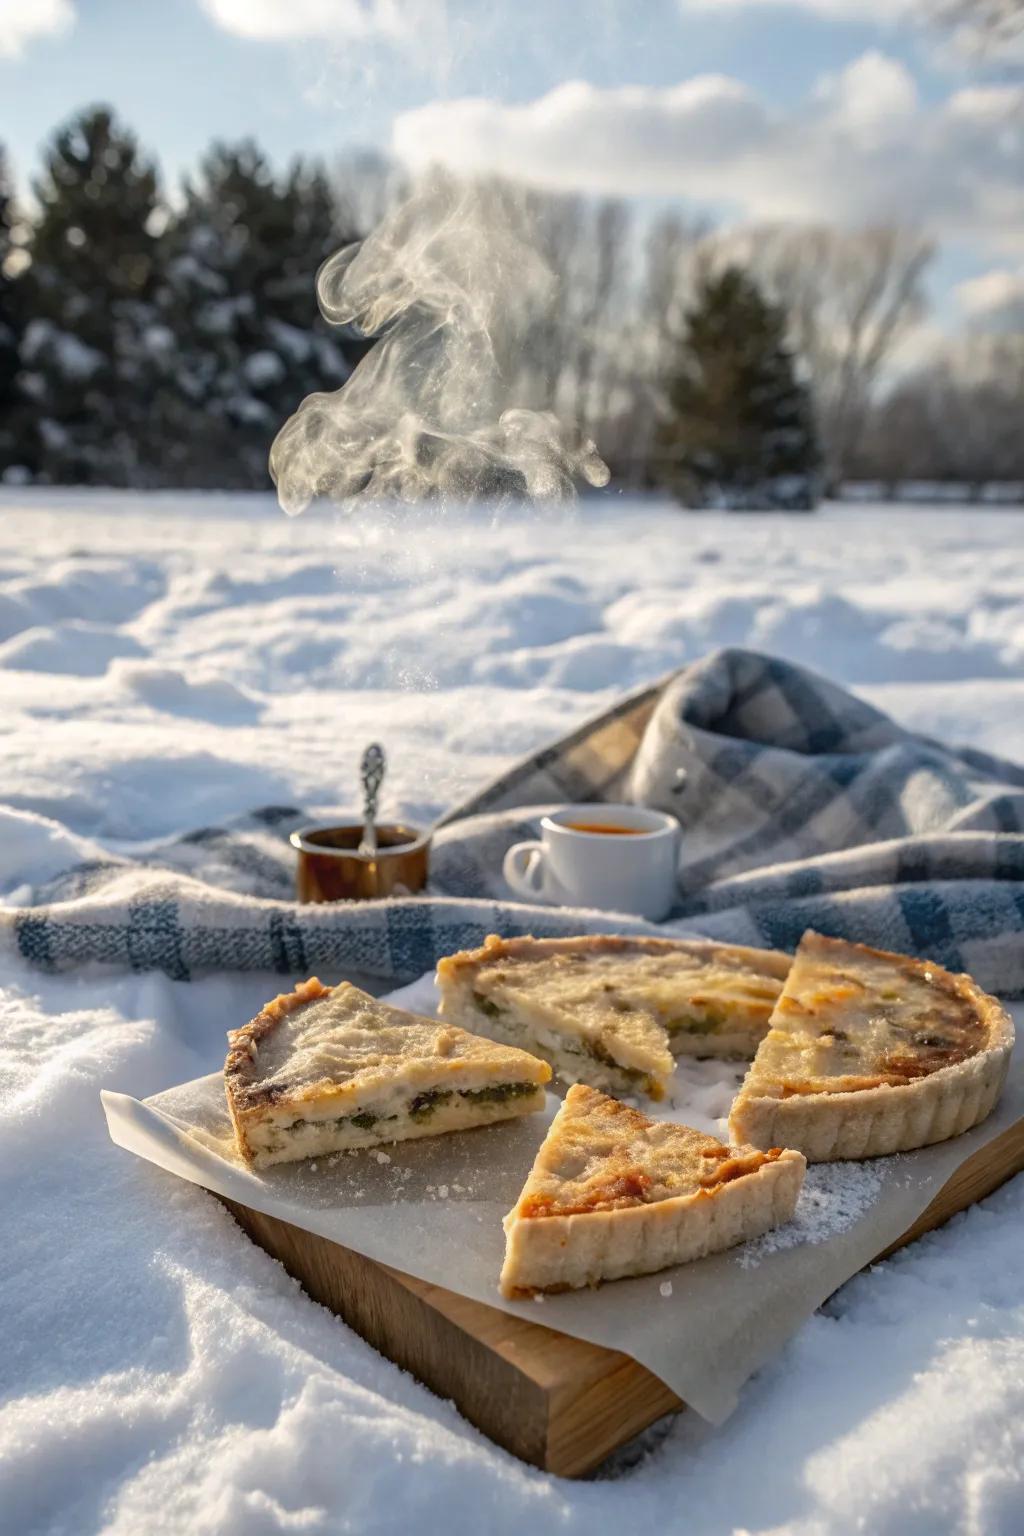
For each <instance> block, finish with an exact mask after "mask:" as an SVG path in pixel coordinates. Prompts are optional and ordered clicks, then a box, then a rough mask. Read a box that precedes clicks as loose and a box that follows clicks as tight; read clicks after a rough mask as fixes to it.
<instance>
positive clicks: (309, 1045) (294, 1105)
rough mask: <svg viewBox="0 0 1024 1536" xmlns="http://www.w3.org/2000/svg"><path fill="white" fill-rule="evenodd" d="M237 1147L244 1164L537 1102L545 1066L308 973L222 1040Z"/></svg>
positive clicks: (443, 1125)
mask: <svg viewBox="0 0 1024 1536" xmlns="http://www.w3.org/2000/svg"><path fill="white" fill-rule="evenodd" d="M228 1043H229V1050H228V1055H227V1059H226V1061H225V1063H224V1083H225V1090H226V1094H227V1102H228V1108H229V1110H230V1114H231V1120H232V1124H233V1125H234V1129H235V1139H236V1142H237V1145H238V1150H239V1152H240V1154H241V1156H242V1157H243V1158H244V1160H245V1161H246V1162H247V1163H248V1164H249V1165H250V1166H253V1167H257V1168H265V1167H268V1166H270V1165H271V1164H274V1163H282V1162H293V1161H297V1160H299V1159H301V1158H305V1157H314V1156H321V1155H325V1154H328V1153H330V1152H334V1151H340V1150H345V1149H348V1148H356V1147H368V1146H376V1145H379V1144H380V1143H382V1142H392V1141H405V1140H409V1139H410V1138H412V1137H419V1136H430V1135H434V1134H436V1133H438V1132H442V1131H450V1130H463V1129H468V1128H470V1127H472V1126H477V1125H488V1124H491V1123H492V1122H494V1121H496V1120H505V1119H509V1118H511V1117H512V1116H517V1115H522V1114H529V1113H530V1112H531V1111H533V1110H538V1109H542V1108H543V1107H544V1103H545V1092H544V1085H545V1083H547V1081H548V1080H549V1079H550V1077H551V1068H550V1067H549V1066H548V1065H547V1063H546V1062H543V1061H540V1060H539V1059H538V1058H537V1057H535V1056H531V1055H529V1054H528V1053H527V1052H526V1051H521V1050H516V1049H514V1048H509V1047H507V1046H501V1045H497V1044H495V1043H494V1042H493V1041H491V1040H487V1039H481V1038H480V1037H479V1036H476V1035H472V1034H469V1033H467V1032H466V1031H465V1030H462V1029H458V1028H456V1027H455V1026H454V1025H451V1024H445V1023H439V1022H438V1021H437V1020H436V1019H425V1018H421V1017H419V1016H418V1015H417V1014H413V1013H408V1012H406V1010H405V1009H403V1008H394V1007H392V1006H390V1005H389V1004H387V1003H382V1002H379V1001H378V1000H377V999H376V998H373V997H370V996H369V995H368V994H367V993H365V992H361V991H360V990H359V988H358V987H354V986H352V985H351V984H350V983H348V982H341V983H340V984H339V985H338V986H337V987H325V986H323V985H322V983H321V982H320V981H318V980H317V979H316V978H315V977H313V978H311V979H310V980H309V981H305V982H302V983H300V984H299V985H298V986H297V987H296V988H295V990H294V992H289V993H284V994H282V995H281V996H280V997H276V998H274V999H273V1001H272V1002H269V1003H268V1004H267V1005H266V1007H265V1008H263V1009H262V1010H261V1012H260V1013H258V1014H257V1015H256V1017H255V1018H254V1019H253V1020H252V1021H251V1022H250V1023H249V1024H246V1025H245V1026H244V1027H243V1028H241V1029H236V1030H233V1031H231V1032H230V1033H229V1035H228Z"/></svg>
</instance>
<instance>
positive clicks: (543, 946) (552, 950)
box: [437, 933, 793, 982]
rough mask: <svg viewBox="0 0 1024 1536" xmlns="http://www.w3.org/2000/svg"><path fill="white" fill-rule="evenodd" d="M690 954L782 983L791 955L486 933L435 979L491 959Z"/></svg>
mask: <svg viewBox="0 0 1024 1536" xmlns="http://www.w3.org/2000/svg"><path fill="white" fill-rule="evenodd" d="M680 949H681V950H684V951H685V952H687V953H691V954H706V955H707V957H708V959H709V960H710V959H713V958H714V957H715V956H716V955H721V954H723V953H726V954H731V955H734V956H736V957H737V958H739V959H741V960H747V961H749V962H750V963H751V964H752V965H755V966H757V967H759V968H760V969H763V970H765V971H767V972H768V973H769V974H770V975H774V976H777V977H778V978H779V980H780V981H784V980H785V977H786V974H787V972H788V971H789V967H790V965H791V964H792V958H793V957H792V956H791V955H786V954H783V953H782V952H781V951H780V950H777V949H752V948H750V947H749V946H747V945H743V944H720V943H718V942H717V941H716V940H714V939H653V938H645V937H643V936H638V937H635V938H634V937H631V936H630V935H628V934H617V933H588V934H581V935H579V936H578V937H572V938H565V939H535V938H532V937H531V936H529V935H524V936H523V937H522V938H517V939H503V938H501V937H500V936H499V935H498V934H496V933H489V934H488V935H487V937H486V938H485V939H484V942H483V944H482V945H481V946H480V948H479V949H463V950H460V951H459V952H458V953H457V954H454V955H445V956H444V957H443V958H442V959H441V960H439V961H438V962H437V976H438V980H439V981H441V982H444V981H447V980H450V979H452V978H453V977H455V976H456V975H457V974H458V972H459V971H460V970H468V969H471V968H472V967H474V966H477V965H480V964H482V963H484V962H488V961H492V960H504V959H509V960H527V959H529V960H534V959H536V960H540V959H543V958H544V956H545V955H557V954H578V953H580V952H581V951H586V950H589V951H591V952H592V953H594V954H623V953H628V952H630V951H636V950H639V951H641V952H642V953H646V954H651V955H660V954H671V952H672V951H673V950H680Z"/></svg>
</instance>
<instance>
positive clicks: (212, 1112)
mask: <svg viewBox="0 0 1024 1536" xmlns="http://www.w3.org/2000/svg"><path fill="white" fill-rule="evenodd" d="M399 999H400V1000H401V1001H402V1002H404V1003H405V1004H406V1005H407V1006H410V1007H417V1008H418V1009H419V1011H421V1012H423V1013H432V1012H433V1011H434V1007H433V993H432V984H431V982H430V980H429V978H424V980H423V981H422V982H419V983H415V984H414V985H413V986H412V987H408V988H404V989H403V991H402V993H401V994H397V995H396V996H395V1000H396V1001H398V1000H399ZM1013 1011H1014V1012H1015V1014H1016V1016H1017V1024H1018V1027H1020V1023H1021V1020H1022V1017H1024V1007H1020V1006H1018V1008H1017V1009H1015V1010H1013ZM1021 1054H1022V1053H1020V1052H1017V1053H1015V1058H1014V1061H1013V1063H1012V1065H1011V1069H1010V1076H1009V1080H1008V1082H1007V1085H1006V1089H1005V1091H1004V1093H1003V1097H1002V1100H1001V1102H1000V1103H999V1105H998V1107H997V1108H996V1111H995V1113H994V1114H992V1115H991V1116H990V1117H989V1119H988V1120H986V1121H985V1123H984V1124H983V1125H981V1126H978V1127H977V1128H976V1129H975V1130H973V1131H969V1132H968V1133H967V1134H966V1135H964V1136H960V1137H958V1138H957V1139H956V1140H954V1141H950V1142H944V1143H942V1144H940V1145H939V1146H936V1147H927V1148H923V1149H922V1150H921V1151H918V1152H911V1153H904V1154H902V1155H900V1156H898V1157H892V1158H883V1159H875V1160H873V1161H871V1162H867V1163H856V1164H855V1163H845V1164H843V1163H838V1164H836V1163H834V1164H825V1165H820V1166H819V1167H818V1168H811V1169H809V1170H808V1178H807V1183H806V1185H805V1189H804V1193H803V1194H802V1196H801V1201H800V1205H799V1207H798V1210H797V1216H796V1218H795V1220H794V1221H793V1222H792V1223H790V1224H789V1225H788V1226H787V1227H784V1228H780V1229H778V1230H777V1232H775V1233H774V1234H768V1236H767V1237H766V1238H762V1239H759V1240H758V1241H757V1242H754V1243H748V1244H745V1245H743V1246H741V1247H739V1248H733V1249H730V1250H728V1251H727V1252H726V1253H722V1254H715V1255H714V1256H712V1257H711V1258H707V1259H701V1260H699V1261H697V1262H696V1263H692V1264H686V1265H682V1266H680V1267H678V1268H676V1269H671V1270H665V1271H663V1272H661V1273H660V1274H656V1275H651V1276H645V1277H643V1278H641V1279H636V1280H619V1281H616V1282H614V1283H613V1284H608V1285H604V1286H601V1287H600V1288H598V1289H597V1290H594V1291H577V1292H572V1293H568V1294H564V1295H559V1296H548V1297H545V1298H544V1299H543V1301H542V1302H537V1301H525V1302H508V1301H505V1300H503V1298H502V1297H501V1295H500V1293H499V1291H498V1287H497V1278H498V1271H499V1270H500V1268H501V1261H502V1257H503V1253H504V1234H503V1232H502V1226H501V1221H502V1217H503V1216H504V1215H505V1213H506V1211H508V1210H509V1209H510V1207H511V1206H512V1205H514V1203H515V1201H516V1199H517V1197H518V1195H519V1191H520V1188H521V1186H522V1183H523V1180H524V1178H525V1175H526V1173H527V1171H528V1169H529V1168H530V1165H531V1163H532V1160H533V1157H534V1154H535V1152H536V1149H537V1147H538V1146H539V1145H540V1142H541V1141H542V1140H543V1137H544V1134H545V1131H546V1129H547V1125H548V1124H549V1123H550V1119H551V1117H552V1116H553V1114H554V1113H555V1110H556V1109H557V1107H558V1099H557V1098H555V1097H554V1095H553V1094H549V1095H548V1109H547V1113H546V1114H543V1115H540V1114H537V1115H529V1116H526V1117H524V1118H522V1119H520V1120H517V1121H511V1122H507V1123H505V1124H500V1125H495V1126H489V1127H486V1128H484V1129H480V1130H475V1131H468V1132H463V1133H456V1134H448V1135H443V1136H434V1137H425V1138H423V1139H422V1140H419V1141H410V1142H399V1143H396V1144H395V1145H393V1146H390V1147H383V1148H380V1149H371V1150H367V1151H360V1152H357V1153H342V1154H335V1155H334V1157H332V1158H321V1159H319V1161H318V1162H316V1163H292V1164H283V1165H281V1166H279V1167H275V1168H270V1169H267V1170H266V1171H265V1172H263V1173H259V1174H257V1173H253V1172H251V1171H250V1170H249V1169H247V1168H246V1167H245V1166H244V1165H243V1164H241V1163H240V1162H239V1161H238V1159H237V1157H236V1154H235V1152H234V1143H233V1137H232V1133H231V1129H230V1123H229V1120H228V1115H227V1110H226V1106H225V1101H224V1086H223V1078H222V1076H221V1074H220V1073H216V1074H214V1075H211V1076H210V1077H202V1078H197V1079H196V1080H195V1081H193V1082H190V1083H184V1084H182V1085H181V1086H180V1087H178V1088H173V1089H171V1090H170V1091H169V1092H166V1093H161V1094H158V1095H156V1096H155V1097H154V1098H151V1099H147V1100H145V1101H144V1102H140V1101H138V1100H137V1099H133V1098H131V1097H129V1096H128V1095H126V1094H120V1093H111V1092H105V1093H104V1094H103V1096H102V1097H103V1107H104V1110H105V1112H106V1117H107V1126H108V1129H109V1131H110V1135H111V1138H112V1139H113V1141H115V1142H116V1143H117V1145H118V1146H121V1147H125V1148H127V1149H128V1150H129V1151H131V1152H135V1153H137V1154H138V1155H139V1156H140V1157H143V1158H147V1159H148V1160H149V1161H150V1162H152V1163H156V1164H157V1166H158V1167H160V1168H164V1169H167V1170H168V1171H169V1172H170V1173H176V1174H178V1175H179V1177H181V1178H183V1179H188V1180H189V1181H190V1182H191V1183H193V1184H198V1185H201V1186H202V1187H203V1188H205V1189H208V1190H212V1191H214V1192H215V1193H217V1194H219V1195H224V1196H226V1197H227V1198H229V1199H231V1200H237V1201H240V1202H242V1203H244V1204H245V1205H249V1206H252V1207H254V1208H255V1209H256V1210H259V1211H263V1212H265V1213H266V1214H267V1215H271V1216H278V1217H281V1218H282V1219H283V1220H285V1221H288V1222H291V1223H292V1224H293V1225H295V1226H298V1227H304V1228H306V1229H307V1230H308V1231H310V1232H316V1233H318V1234H319V1235H320V1236H322V1237H326V1238H332V1239H334V1240H336V1241H337V1242H339V1243H343V1244H344V1245H345V1246H346V1247H348V1248H354V1249H356V1250H357V1251H358V1252H360V1253H363V1254H366V1255H367V1256H368V1257H370V1258H373V1259H378V1260H380V1261H381V1262H383V1263H385V1264H390V1265H392V1266H393V1267H394V1268H395V1269H399V1270H403V1271H404V1272H405V1273H406V1274H410V1275H415V1276H416V1277H418V1278H419V1279H421V1280H426V1281H429V1282H431V1283H434V1284H437V1285H442V1286H445V1287H446V1288H447V1289H448V1290H450V1291H456V1292H459V1293H461V1294H462V1295H464V1296H469V1297H472V1298H473V1299H474V1300H476V1301H482V1302H486V1303H487V1304H488V1305H489V1306H492V1307H499V1308H501V1309H502V1310H503V1311H506V1312H512V1313H516V1314H519V1315H522V1316H526V1317H528V1318H529V1319H530V1320H531V1321H534V1322H538V1323H544V1324H546V1325H547V1326H549V1327H552V1328H557V1329H559V1330H560V1331H561V1332H563V1333H569V1334H574V1335H576V1336H577V1337H579V1338H582V1339H589V1340H590V1341H592V1342H593V1343H595V1344H603V1345H605V1346H606V1347H607V1348H609V1349H617V1350H621V1351H622V1352H623V1353H624V1354H627V1355H631V1356H632V1357H633V1359H635V1360H638V1361H640V1362H641V1364H643V1365H645V1366H646V1367H647V1368H648V1370H650V1371H652V1372H653V1373H654V1374H655V1375H656V1376H659V1377H660V1378H661V1380H662V1381H664V1382H665V1383H666V1385H667V1386H668V1387H670V1388H671V1390H672V1391H673V1392H675V1393H676V1394H677V1395H678V1396H679V1397H680V1398H682V1399H683V1401H684V1402H685V1403H687V1404H688V1405H689V1406H690V1407H691V1408H693V1409H695V1410H696V1412H697V1413H699V1414H700V1415H701V1416H702V1417H703V1418H705V1419H708V1420H710V1421H711V1422H713V1423H720V1422H721V1421H722V1420H723V1419H725V1418H727V1417H728V1415H729V1414H730V1413H731V1412H732V1410H733V1408H734V1407H735V1406H736V1402H737V1398H738V1394H739V1390H740V1388H741V1387H742V1385H743V1383H744V1382H745V1381H746V1380H747V1378H748V1377H749V1376H750V1375H751V1374H752V1373H753V1372H754V1371H755V1370H756V1369H757V1368H758V1366H760V1365H762V1364H763V1363H764V1362H765V1361H766V1360H768V1359H769V1358H770V1357H771V1356H772V1355H773V1354H775V1353H776V1352H777V1351H778V1350H779V1349H780V1348H781V1347H782V1345H783V1344H784V1343H785V1342H786V1340H787V1339H788V1338H789V1337H790V1336H791V1335H792V1334H793V1333H794V1332H795V1331H796V1329H797V1328H798V1327H799V1326H800V1324H801V1323H802V1322H803V1321H804V1319H805V1318H807V1317H809V1316H810V1315H811V1313H812V1312H813V1311H814V1310H815V1308H817V1307H818V1306H820V1305H821V1303H822V1302H823V1301H824V1300H825V1299H826V1297H828V1296H830V1295H831V1293H832V1292H833V1291H834V1290H836V1289H837V1287H838V1286H840V1285H841V1284H842V1283H843V1282H844V1281H845V1280H848V1279H849V1278H850V1276H851V1275H854V1274H856V1272H857V1271H858V1270H859V1269H861V1268H863V1266H864V1265H865V1264H867V1263H869V1262H870V1261H871V1260H872V1259H873V1258H874V1257H875V1256H876V1255H877V1254H879V1253H880V1252H881V1251H882V1250H883V1249H884V1248H885V1247H886V1246H887V1245H888V1244H889V1243H891V1242H894V1241H895V1240H896V1238H898V1237H899V1236H900V1235H901V1234H902V1233H903V1232H905V1231H906V1229H907V1227H909V1226H910V1224H911V1223H912V1222H913V1221H914V1220H915V1219H916V1218H917V1217H918V1216H919V1215H920V1214H921V1212H922V1211H923V1210H924V1209H925V1207H926V1206H927V1205H928V1204H929V1202H930V1201H931V1200H932V1198H933V1197H934V1196H935V1194H937V1192H938V1191H939V1189H941V1187H942V1186H943V1184H944V1183H945V1182H946V1180H947V1179H948V1178H949V1177H950V1175H951V1174H952V1173H953V1172H954V1170H955V1169H956V1168H957V1167H958V1166H959V1165H960V1164H961V1163H963V1162H965V1161H966V1159H967V1158H968V1157H970V1156H971V1154H972V1153H974V1152H976V1151H977V1150H978V1148H979V1147H981V1146H983V1145H985V1143H986V1142H988V1141H991V1140H993V1139H994V1138H995V1137H997V1136H998V1135H1000V1133H1001V1132H1003V1131H1005V1130H1007V1129H1008V1128H1009V1127H1010V1126H1011V1125H1013V1124H1014V1122H1015V1121H1017V1120H1019V1119H1021V1118H1022V1117H1024V1063H1022V1061H1021ZM708 1066H709V1064H699V1065H698V1066H697V1067H695V1068H691V1069H690V1071H691V1074H692V1073H693V1072H694V1071H696V1072H697V1074H698V1079H699V1077H700V1073H701V1072H702V1071H703V1073H704V1080H705V1085H706V1081H707V1068H708ZM712 1070H713V1071H717V1072H719V1073H720V1074H721V1073H724V1074H725V1076H724V1078H723V1083H722V1086H723V1090H724V1095H725V1101H726V1102H727V1100H728V1092H729V1082H730V1081H731V1082H735V1081H736V1080H738V1076H739V1074H738V1073H736V1072H734V1071H733V1069H732V1068H729V1067H717V1066H716V1067H715V1068H713V1069H712ZM730 1073H732V1077H731V1079H730V1077H729V1074H730ZM692 1080H693V1079H692V1077H691V1081H692ZM699 1096H700V1095H699V1094H698V1097H699ZM676 1097H677V1099H681V1100H682V1101H683V1102H682V1103H677V1104H676V1106H675V1107H672V1106H669V1108H668V1109H667V1111H665V1112H664V1114H663V1106H660V1105H659V1106H657V1108H656V1109H655V1113H656V1114H657V1115H659V1116H662V1117H663V1118H666V1119H668V1118H674V1119H686V1120H687V1121H689V1123H693V1124H696V1125H698V1126H699V1127H700V1128H704V1129H713V1128H714V1124H713V1122H709V1121H708V1120H707V1117H706V1116H703V1117H702V1116H701V1115H699V1114H694V1113H693V1105H692V1103H691V1104H690V1105H689V1106H688V1107H687V1105H686V1097H687V1094H686V1081H685V1077H684V1082H683V1085H682V1089H681V1091H679V1092H677V1094H676ZM703 1101H704V1103H705V1104H706V1103H707V1090H706V1086H705V1088H704V1090H703ZM722 1107H723V1108H724V1107H725V1105H724V1104H723V1106H722ZM716 1112H721V1111H720V1110H716ZM718 1130H719V1132H721V1130H722V1127H721V1125H719V1126H718ZM878 1283H879V1284H884V1280H883V1279H882V1278H880V1279H879V1282H878Z"/></svg>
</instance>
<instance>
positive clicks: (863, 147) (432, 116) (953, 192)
mask: <svg viewBox="0 0 1024 1536" xmlns="http://www.w3.org/2000/svg"><path fill="white" fill-rule="evenodd" d="M1022 105H1024V89H1014V88H1012V87H1007V86H990V87H985V86H978V87H974V88H973V89H971V90H970V91H961V92H959V93H956V94H954V95H952V96H950V97H949V98H948V99H947V100H946V101H944V102H939V103H937V104H928V103H922V102H921V101H920V100H919V98H918V94H917V91H916V88H915V86H914V82H913V79H912V78H911V76H910V75H909V73H908V72H907V70H906V69H905V68H904V67H903V65H902V64H900V63H898V62H897V61H896V60H894V59H890V58H888V57H886V55H884V54H882V53H879V52H877V51H871V52H869V53H866V54H864V55H863V56H862V57H861V58H859V59H856V60H854V61H853V62H852V63H851V64H850V65H848V66H847V68H846V69H844V70H843V71H842V72H841V73H839V74H837V75H833V76H828V77H826V78H824V79H823V80H821V81H820V82H819V84H818V86H817V87H816V89H815V90H814V91H813V93H812V95H811V97H810V99H809V100H808V101H807V102H805V103H804V104H802V105H798V106H797V107H795V108H793V109H791V110H789V111H787V112H782V111H779V110H777V109H775V108H773V107H771V106H769V105H768V103H766V102H765V101H763V100H762V99H760V98H759V97H757V96H756V95H755V94H754V93H753V92H752V91H750V90H748V89H747V88H746V87H745V86H743V85H742V84H740V82H738V81H736V80H734V79H730V78H729V77H727V76H723V75H699V76H696V77H694V78H692V79H690V80H686V81H683V82H682V83H681V84H679V85H675V86H672V87H669V88H666V89H658V88H653V87H641V86H631V87H624V88H618V89H608V90H605V89H601V88H599V87H597V86H593V85H588V84H584V83H582V82H575V83H572V84H568V85H562V86H559V87H558V88H557V89H556V90H553V91H551V92H550V93H549V94H548V95H546V96H542V97H541V98H540V99H539V100H537V101H534V102H530V103H528V104H526V105H523V106H506V105H504V104H502V103H501V102H497V101H494V100H491V99H488V98H484V97H478V98H470V99H464V100H457V101H438V102H434V103H432V104H430V105H428V106H424V107H420V108H417V109H416V110H414V111H410V112H407V113H404V114H402V115H401V116H400V117H398V118H397V119H396V121H395V124H394V128H393V147H394V149H395V151H396V153H397V154H398V155H399V156H400V157H401V158H402V159H403V160H405V161H406V162H407V163H408V164H410V165H412V166H413V167H422V166H424V165H427V164H429V163H431V162H439V163H442V164H446V165H448V166H450V167H451V168H452V169H453V170H455V171H461V172H463V173H468V174H473V173H484V172H488V171H495V172H499V173H501V174H504V175H507V176H513V177H521V178H523V179H525V180H527V181H531V182H534V183H535V184H538V185H542V186H547V187H551V188H555V189H559V188H561V189H566V188H579V189H582V190H589V191H592V192H604V193H610V194H630V193H639V194H649V195H656V196H681V197H687V198H691V199H693V200H695V201H698V202H704V203H712V204H714V205H716V206H723V205H724V206H727V207H730V208H731V209H733V210H734V211H735V212H736V213H737V214H738V215H740V216H742V217H744V218H767V219H786V218H793V219H811V220H823V219H824V220H829V219H831V220H834V221H837V222H843V221H849V222H863V221H870V220H899V221H918V222H920V223H922V224H924V225H927V226H928V227H929V228H930V229H933V230H935V231H936V232H939V233H943V234H946V235H980V236H983V237H986V238H989V239H991V240H993V241H995V242H997V243H999V244H1002V245H1006V246H1016V247H1024V216H1022V212H1021V201H1020V166H1021V157H1022V154H1024V112H1021V106H1022Z"/></svg>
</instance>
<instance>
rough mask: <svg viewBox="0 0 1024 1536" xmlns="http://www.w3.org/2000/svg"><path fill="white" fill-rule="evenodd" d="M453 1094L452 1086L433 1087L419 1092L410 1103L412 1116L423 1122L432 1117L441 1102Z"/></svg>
mask: <svg viewBox="0 0 1024 1536" xmlns="http://www.w3.org/2000/svg"><path fill="white" fill-rule="evenodd" d="M451 1096H452V1090H451V1089H450V1088H431V1089H430V1090H428V1092H427V1093H418V1094H417V1095H416V1097H415V1098H414V1099H412V1100H410V1103H409V1115H410V1118H411V1119H413V1120H417V1121H419V1122H420V1124H422V1123H423V1121H424V1120H429V1119H430V1117H431V1115H432V1114H433V1113H434V1110H435V1109H436V1108H437V1106H438V1105H439V1104H443V1103H444V1102H445V1101H446V1100H447V1099H450V1098H451Z"/></svg>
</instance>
